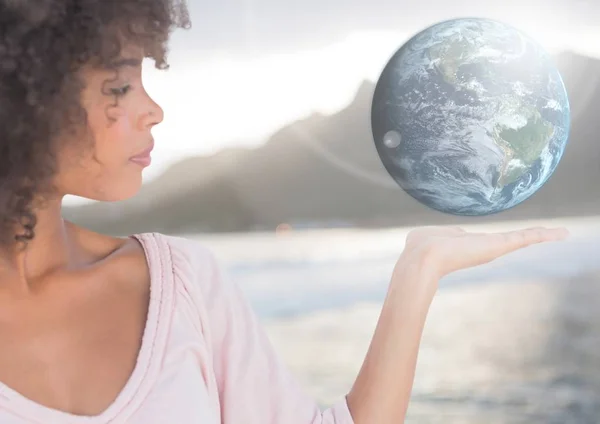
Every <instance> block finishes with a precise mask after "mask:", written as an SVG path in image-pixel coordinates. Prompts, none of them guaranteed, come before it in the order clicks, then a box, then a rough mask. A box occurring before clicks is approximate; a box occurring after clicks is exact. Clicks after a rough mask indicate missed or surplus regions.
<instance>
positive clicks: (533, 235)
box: [501, 227, 569, 250]
mask: <svg viewBox="0 0 600 424" xmlns="http://www.w3.org/2000/svg"><path fill="white" fill-rule="evenodd" d="M501 234H502V237H503V238H504V243H505V244H506V247H507V248H509V249H511V250H515V249H519V248H523V247H526V246H530V245H532V244H537V243H543V242H549V241H559V240H564V239H565V238H566V237H567V236H568V235H569V232H568V231H567V229H566V228H545V227H534V228H527V229H524V230H517V231H509V232H506V233H501Z"/></svg>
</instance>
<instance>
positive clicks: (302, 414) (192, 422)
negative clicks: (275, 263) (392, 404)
mask: <svg viewBox="0 0 600 424" xmlns="http://www.w3.org/2000/svg"><path fill="white" fill-rule="evenodd" d="M132 237H134V238H136V239H137V240H139V241H140V242H141V244H142V245H143V247H144V250H145V252H146V258H147V261H148V265H149V267H150V276H151V285H150V287H151V295H150V308H149V311H148V320H147V323H146V328H145V331H144V335H143V340H142V347H141V350H140V352H139V356H138V359H137V364H136V366H135V369H134V371H133V373H132V374H131V376H130V378H129V381H128V382H127V384H126V385H125V387H124V388H123V390H122V391H121V393H120V394H119V395H118V397H117V398H116V399H115V400H114V402H113V403H112V404H111V405H110V406H109V407H108V408H107V409H106V410H105V411H104V412H102V413H101V414H100V415H96V416H80V415H73V414H69V413H65V412H62V411H59V410H56V409H51V408H48V407H45V406H43V405H40V404H38V403H35V402H33V401H32V400H30V399H28V398H26V397H24V396H23V395H21V394H19V393H17V392H16V391H14V390H12V389H11V388H9V387H7V386H6V385H3V384H1V383H0V423H2V424H24V423H39V424H54V423H56V424H63V423H64V424H109V423H110V424H117V423H119V424H125V423H126V424H159V423H160V424H171V423H176V424H354V422H353V419H352V417H351V415H350V411H349V410H348V405H347V403H346V399H345V397H342V398H341V399H340V400H339V402H337V403H336V404H335V405H333V407H332V408H330V409H327V410H325V411H321V410H319V407H318V405H317V404H316V402H315V401H314V400H313V399H311V398H309V397H308V396H307V395H306V394H305V393H304V391H303V390H302V388H301V387H300V385H299V384H298V383H297V381H296V380H295V379H294V378H293V376H292V375H291V373H290V372H289V371H288V369H287V368H286V367H285V365H284V364H283V363H282V361H281V359H280V358H279V357H278V356H277V354H276V353H275V351H274V349H273V347H272V346H271V344H270V341H269V340H268V338H267V335H266V333H265V331H264V330H263V328H261V325H260V323H259V321H258V319H257V317H256V315H255V314H254V312H253V311H252V310H251V308H250V306H249V303H248V302H247V301H246V299H245V298H244V297H243V295H242V293H241V290H240V289H239V288H238V287H237V286H236V285H235V284H234V283H232V282H230V281H229V280H227V278H225V277H224V275H223V273H222V270H221V268H220V267H219V264H218V263H217V261H216V260H215V257H214V256H213V254H212V253H211V252H210V251H209V250H208V249H207V248H206V247H204V246H203V245H202V244H200V243H199V242H196V241H192V240H188V239H185V238H180V237H174V236H166V235H163V234H160V233H143V234H136V235H132Z"/></svg>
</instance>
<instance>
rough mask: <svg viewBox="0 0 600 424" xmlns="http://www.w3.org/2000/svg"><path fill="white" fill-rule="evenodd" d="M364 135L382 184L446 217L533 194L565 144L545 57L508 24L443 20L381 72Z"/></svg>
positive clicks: (561, 107) (562, 100)
mask: <svg viewBox="0 0 600 424" xmlns="http://www.w3.org/2000/svg"><path fill="white" fill-rule="evenodd" d="M371 124H372V133H373V137H374V141H375V145H376V148H377V152H378V154H379V157H380V158H381V161H382V162H383V165H384V166H385V168H386V170H387V171H388V173H389V174H390V175H391V177H392V178H393V179H394V180H395V181H396V182H397V184H398V185H399V186H400V187H402V189H404V190H405V191H406V192H407V193H408V194H409V195H411V196H412V197H413V198H415V199H416V200H418V201H419V202H421V203H423V204H425V205H427V206H429V207H430V208H433V209H435V210H438V211H441V212H444V213H449V214H453V215H467V216H478V215H490V214H493V213H498V212H501V211H504V210H506V209H509V208H512V207H514V206H516V205H518V204H519V203H521V202H523V201H524V200H525V199H527V198H529V197H530V196H531V195H533V194H534V193H535V192H536V191H537V190H539V189H540V188H541V187H542V186H543V185H544V183H545V182H546V181H547V180H548V178H549V177H550V176H551V175H552V173H553V172H554V171H555V169H556V167H557V165H558V163H559V161H560V159H561V157H562V155H563V152H564V150H565V147H566V144H567V140H568V138H569V128H570V107H569V101H568V98H567V92H566V89H565V86H564V83H563V81H562V78H561V75H560V73H559V71H558V69H557V68H556V66H555V65H554V63H553V61H552V58H551V57H550V56H549V54H548V53H547V52H545V51H544V49H542V48H541V47H540V46H539V45H538V44H537V43H536V42H535V41H534V40H532V39H531V38H529V37H528V36H527V35H525V34H523V33H522V32H520V31H519V30H517V29H515V28H514V27H512V26H509V25H506V24H504V23H501V22H497V21H494V20H489V19H480V18H464V19H453V20H449V21H444V22H441V23H438V24H436V25H433V26H431V27H429V28H427V29H425V30H423V31H421V32H420V33H418V34H416V35H415V36H413V37H412V38H411V39H410V40H409V41H407V42H406V43H405V44H404V45H403V46H402V47H401V48H400V49H399V50H398V51H397V52H396V53H395V54H394V55H393V56H392V57H391V59H390V60H389V62H388V63H387V65H386V66H385V68H384V69H383V71H382V73H381V76H380V78H379V80H378V81H377V85H376V87H375V93H374V96H373V103H372V109H371Z"/></svg>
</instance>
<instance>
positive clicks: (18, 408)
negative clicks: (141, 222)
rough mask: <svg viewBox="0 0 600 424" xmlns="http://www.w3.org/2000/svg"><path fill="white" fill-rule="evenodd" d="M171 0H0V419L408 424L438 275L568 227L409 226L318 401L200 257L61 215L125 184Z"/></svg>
mask: <svg viewBox="0 0 600 424" xmlns="http://www.w3.org/2000/svg"><path fill="white" fill-rule="evenodd" d="M188 25H189V22H188V14H187V11H186V7H185V4H183V3H175V2H174V0H43V1H42V0H38V1H33V0H30V1H17V0H12V1H9V0H0V35H1V36H0V151H1V155H0V216H1V217H2V220H1V222H2V224H1V228H0V241H1V246H2V249H1V252H2V254H1V256H0V282H1V283H0V344H1V346H2V348H1V349H0V382H1V383H0V422H1V423H3V424H24V423H44V424H51V423H69V424H79V423H81V424H84V423H85V424H101V423H102V424H104V423H130V424H153V423H182V424H183V423H190V424H192V423H198V424H217V423H226V424H316V423H330V424H333V423H336V424H350V423H355V424H386V423H400V422H402V421H403V419H404V416H405V412H406V409H407V405H408V402H409V397H410V392H411V387H412V381H413V376H414V370H415V365H416V358H417V351H418V346H419V342H420V337H421V332H422V330H423V325H424V323H425V318H426V314H427V311H428V308H429V305H430V303H431V301H432V298H433V296H434V293H435V292H436V288H437V284H438V280H439V279H440V278H441V277H442V276H444V275H447V274H448V273H450V272H453V271H456V270H458V269H462V268H466V267H471V266H475V265H479V264H483V263H486V262H489V261H491V260H493V259H495V258H497V257H499V256H501V255H504V254H506V253H508V252H511V251H514V250H517V249H519V248H523V247H525V246H528V245H531V244H533V243H539V242H544V241H551V240H559V239H562V238H564V237H565V236H566V231H565V230H564V229H555V230H551V229H542V228H538V229H529V230H524V231H515V232H511V233H506V234H491V235H485V234H469V233H466V232H463V231H462V230H460V229H448V228H426V229H420V230H416V231H413V232H411V233H410V235H409V236H408V238H407V241H406V246H405V249H404V251H403V253H402V254H401V256H400V258H399V259H398V261H397V263H396V266H395V268H394V271H393V275H392V276H391V279H390V283H389V290H388V293H387V296H386V298H385V302H384V305H383V310H382V312H381V317H380V320H379V322H378V325H377V329H376V332H375V335H374V337H373V341H372V344H371V346H370V349H369V352H368V355H367V357H366V358H365V361H364V364H363V367H362V369H361V370H360V373H359V375H358V378H357V379H356V382H355V384H354V385H353V387H352V389H351V390H350V392H349V393H348V394H347V395H346V396H344V397H341V398H340V400H339V402H337V403H336V404H335V405H333V406H332V407H331V408H329V409H327V410H325V411H321V410H319V408H318V407H317V405H316V402H314V400H312V399H310V398H308V397H307V396H306V395H305V394H304V392H303V391H302V389H301V388H300V386H299V384H298V383H297V382H296V381H295V380H294V379H293V378H292V376H291V374H290V372H289V371H288V370H287V369H286V368H285V367H284V365H283V364H282V362H281V361H280V359H279V358H278V357H277V356H276V354H275V352H274V351H273V349H272V347H271V345H270V344H269V341H268V339H267V336H266V335H265V332H264V330H263V329H262V328H261V327H260V325H259V322H258V320H257V319H256V316H255V315H254V313H253V311H252V310H251V309H250V307H249V305H248V303H247V302H246V300H245V299H244V297H243V296H242V294H241V292H240V290H239V289H238V288H237V286H236V285H235V284H232V283H230V282H228V280H227V279H225V278H224V277H223V275H222V273H221V271H220V268H219V266H218V265H217V263H216V262H215V260H214V257H213V255H212V253H211V252H210V251H209V250H208V249H206V248H204V247H203V246H201V245H200V244H199V243H198V242H193V241H188V240H186V239H183V238H179V237H173V236H166V235H162V234H156V233H145V234H133V235H131V236H129V237H124V238H115V237H108V236H105V235H102V234H97V233H93V232H91V231H88V230H86V229H85V228H81V227H78V226H77V225H74V224H73V223H71V222H67V221H64V220H63V219H62V218H61V201H62V198H63V196H65V195H67V194H72V195H77V196H82V197H86V198H90V199H95V200H100V201H116V200H122V199H126V198H128V197H131V196H133V195H134V194H135V193H136V192H137V191H138V189H139V188H140V185H141V181H142V169H143V168H144V167H145V166H147V165H148V164H149V151H150V150H151V148H152V145H153V139H152V136H151V130H152V128H153V127H154V126H155V125H157V124H159V123H160V122H161V121H162V119H163V111H162V110H161V108H160V107H159V106H158V105H157V104H156V103H155V102H154V101H153V100H152V99H151V98H150V97H149V96H148V94H147V93H146V91H145V90H144V86H143V84H142V79H141V61H142V59H143V58H145V57H149V58H153V59H154V60H155V61H156V66H157V67H159V68H164V67H166V61H165V52H166V42H167V40H168V36H169V33H170V31H171V30H172V29H174V28H176V27H187V26H188Z"/></svg>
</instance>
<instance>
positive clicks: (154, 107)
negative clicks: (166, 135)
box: [142, 98, 164, 129]
mask: <svg viewBox="0 0 600 424" xmlns="http://www.w3.org/2000/svg"><path fill="white" fill-rule="evenodd" d="M149 100H150V104H149V106H148V109H147V112H146V113H145V114H144V116H143V119H142V127H143V129H147V128H152V127H153V126H155V125H158V124H160V123H161V122H162V121H163V119H164V111H163V109H162V108H161V107H160V105H159V104H158V103H156V102H155V101H154V100H152V99H151V98H149Z"/></svg>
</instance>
